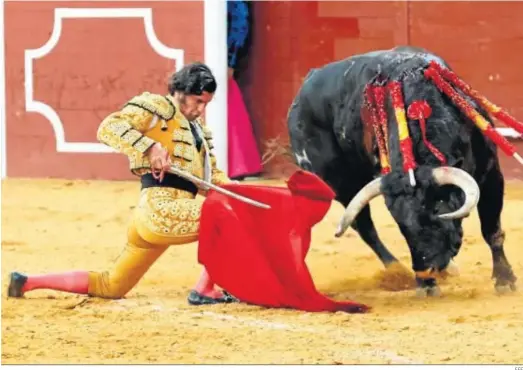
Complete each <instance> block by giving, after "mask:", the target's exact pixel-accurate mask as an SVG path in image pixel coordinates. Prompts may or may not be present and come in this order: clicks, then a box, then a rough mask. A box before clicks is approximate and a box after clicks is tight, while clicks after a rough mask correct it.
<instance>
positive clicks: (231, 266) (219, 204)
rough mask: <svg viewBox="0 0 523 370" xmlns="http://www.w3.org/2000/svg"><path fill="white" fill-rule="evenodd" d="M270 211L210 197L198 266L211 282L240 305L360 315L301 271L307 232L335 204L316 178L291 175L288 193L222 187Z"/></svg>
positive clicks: (356, 308)
mask: <svg viewBox="0 0 523 370" xmlns="http://www.w3.org/2000/svg"><path fill="white" fill-rule="evenodd" d="M223 187H224V188H226V189H228V190H231V191H233V192H235V193H238V194H241V195H244V196H246V197H249V198H251V199H254V200H257V201H260V202H262V203H266V204H268V205H270V206H271V209H270V210H266V209H261V208H258V207H254V206H251V205H249V204H246V203H243V202H240V201H238V200H236V199H233V198H231V197H229V196H226V195H223V194H220V193H218V192H215V191H213V190H211V191H210V192H209V194H208V195H207V199H206V200H205V202H204V204H203V208H202V215H201V219H200V239H199V244H198V261H199V262H200V263H201V264H202V265H204V266H205V267H206V269H207V271H208V272H209V275H210V277H211V279H213V280H214V281H215V283H216V284H218V285H219V286H221V287H222V288H223V289H225V290H227V291H228V292H229V293H231V294H232V295H234V296H236V297H237V298H238V299H239V300H241V301H242V302H245V303H249V304H253V305H259V306H263V307H279V308H293V309H298V310H304V311H311V312H319V311H331V312H333V311H345V312H351V313H359V312H366V311H367V310H368V309H369V308H370V307H368V306H365V305H363V304H359V303H356V302H351V301H346V302H336V301H333V300H331V299H330V298H328V297H326V296H324V295H322V294H321V293H319V292H318V291H317V290H316V288H315V286H314V282H313V280H312V277H311V274H310V272H309V270H308V268H307V265H306V264H305V257H306V256H307V252H308V250H309V246H310V242H311V228H312V227H313V226H314V225H315V224H317V223H318V222H320V221H321V220H322V219H323V217H324V216H325V214H326V213H327V211H328V210H329V208H330V206H331V203H332V200H333V199H334V197H335V194H334V192H333V191H332V190H331V189H330V187H329V186H328V185H327V184H326V183H325V182H323V181H322V180H321V179H320V178H319V177H317V176H316V175H314V174H312V173H310V172H306V171H301V170H300V171H297V172H295V173H294V174H293V175H292V176H291V177H290V178H289V180H288V181H287V187H288V188H284V187H275V186H261V185H241V184H228V185H225V186H223Z"/></svg>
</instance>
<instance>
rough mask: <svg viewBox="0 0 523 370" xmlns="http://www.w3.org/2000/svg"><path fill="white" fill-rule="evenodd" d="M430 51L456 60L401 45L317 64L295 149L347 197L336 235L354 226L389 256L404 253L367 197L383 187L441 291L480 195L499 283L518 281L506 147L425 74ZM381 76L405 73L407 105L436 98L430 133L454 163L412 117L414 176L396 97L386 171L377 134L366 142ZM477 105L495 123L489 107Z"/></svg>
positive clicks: (300, 100) (431, 287)
mask: <svg viewBox="0 0 523 370" xmlns="http://www.w3.org/2000/svg"><path fill="white" fill-rule="evenodd" d="M431 60H435V61H437V62H438V63H440V64H441V65H443V66H445V67H447V68H449V67H448V65H447V64H446V63H445V62H444V61H443V60H442V59H441V58H440V57H438V56H436V55H434V54H431V53H429V52H427V51H425V50H422V49H415V48H410V47H400V48H395V49H391V50H384V51H375V52H371V53H367V54H362V55H356V56H353V57H350V58H348V59H345V60H341V61H337V62H333V63H330V64H327V65H325V66H323V67H321V68H317V69H313V70H311V71H310V72H309V74H308V75H307V76H306V78H305V80H304V82H303V85H302V87H301V88H300V90H299V92H298V94H297V96H296V97H295V99H294V101H293V103H292V105H291V107H290V109H289V113H288V129H289V135H290V139H291V146H292V151H293V154H294V157H295V159H296V161H297V163H298V165H299V166H300V167H302V168H303V169H305V170H308V171H311V172H314V173H316V174H317V175H318V176H320V177H321V178H323V179H324V180H325V181H326V182H327V183H328V184H329V185H330V186H331V187H332V188H333V190H334V191H335V192H336V194H337V198H336V199H337V201H339V202H340V203H341V204H343V206H345V207H347V209H346V213H345V215H344V218H343V219H342V221H340V226H339V229H338V232H337V236H340V235H341V234H343V232H344V231H345V229H346V228H347V227H349V226H351V227H352V228H354V229H355V230H356V231H357V232H358V233H359V235H360V237H361V238H362V239H363V240H364V241H365V243H366V244H368V245H369V246H370V247H371V248H372V250H373V251H374V252H375V253H376V255H377V256H378V257H379V259H380V260H381V261H382V262H383V263H384V265H385V266H389V265H390V264H391V263H394V262H397V259H396V258H395V257H394V256H393V255H392V254H391V253H390V252H389V250H388V249H387V248H386V247H385V245H384V244H383V242H382V241H381V240H380V238H379V236H378V233H377V232H376V229H375V227H374V224H373V221H372V218H371V212H370V207H369V205H368V203H369V202H370V200H371V199H372V198H374V197H375V196H378V195H382V196H383V197H384V199H385V203H386V206H387V208H388V210H389V212H390V213H391V215H392V216H393V218H394V220H395V221H396V223H397V224H398V226H399V228H400V231H401V233H402V235H403V236H404V237H405V239H406V241H407V244H408V247H409V249H410V253H411V258H412V267H413V270H414V271H415V272H416V276H417V277H416V280H417V283H418V293H422V294H429V295H431V294H437V293H438V292H439V288H438V287H437V284H436V277H437V276H438V275H439V274H441V273H444V272H445V270H446V269H447V268H448V267H450V265H449V264H450V263H451V261H452V258H453V257H454V256H456V255H457V253H458V252H459V249H460V247H461V244H462V237H463V230H462V218H463V217H465V216H467V215H468V213H469V212H470V211H471V209H472V208H473V207H475V206H476V205H477V208H478V214H479V218H480V221H481V231H482V235H483V238H484V240H485V241H486V242H487V244H488V245H489V246H490V249H491V251H492V258H493V278H494V279H495V287H496V289H497V290H498V291H504V290H507V289H508V288H509V287H510V288H511V289H513V290H514V289H515V281H516V277H515V275H514V273H513V271H512V268H511V266H510V264H509V262H508V260H507V257H506V256H505V252H504V249H503V244H504V239H505V237H504V236H505V234H504V232H503V230H502V228H501V223H500V215H501V211H502V208H503V194H504V178H503V174H502V173H501V170H500V165H499V161H498V157H497V148H496V146H495V145H494V144H493V143H492V142H491V141H490V140H489V139H488V138H486V137H485V136H484V135H483V133H482V132H481V130H480V129H478V128H477V127H476V126H475V125H474V124H473V123H472V122H471V121H470V120H469V119H468V118H467V117H466V116H465V115H464V114H463V113H462V112H461V111H460V110H459V109H458V108H457V107H456V106H454V105H453V104H452V103H451V102H450V100H449V99H448V98H447V97H446V96H445V95H443V94H442V93H441V92H440V91H439V90H438V89H437V87H436V86H435V85H434V83H432V82H431V81H429V80H428V79H426V78H425V77H424V75H423V71H424V69H425V68H427V66H428V65H429V62H430V61H431ZM449 69H450V68H449ZM378 76H379V77H381V78H386V79H388V80H389V81H390V80H395V81H400V82H401V84H402V88H403V99H404V103H405V109H406V108H407V107H408V106H409V105H410V104H411V103H412V102H413V101H415V100H425V101H426V102H428V104H429V105H430V107H431V108H432V114H431V116H430V117H429V118H428V119H427V123H426V130H427V134H426V135H427V138H428V140H429V141H430V142H431V143H432V144H433V145H434V146H435V147H436V148H437V149H438V150H439V151H440V152H441V153H442V154H443V155H444V156H445V158H446V160H447V163H446V166H445V168H443V167H442V164H441V162H440V161H438V159H437V158H436V157H435V156H434V155H433V154H432V152H431V151H429V150H428V149H427V146H426V144H425V143H424V142H423V140H422V134H421V131H420V125H419V123H418V122H417V121H413V120H410V119H408V127H409V132H410V137H411V139H412V143H413V149H412V152H413V155H414V158H415V161H416V163H417V168H416V169H415V171H414V173H415V179H416V185H415V186H412V185H411V184H410V182H409V176H408V174H406V173H405V172H404V170H403V167H402V165H403V158H402V154H401V152H400V149H399V136H398V134H399V133H398V124H397V121H396V119H395V116H394V111H393V108H392V106H391V103H390V100H389V99H388V100H387V104H386V112H387V126H388V138H387V139H388V146H389V157H390V158H389V160H390V164H391V167H392V171H391V172H390V173H389V174H386V175H384V176H381V177H380V162H379V159H378V150H377V148H376V143H375V138H374V135H372V136H371V144H370V145H368V144H367V145H365V142H368V133H369V128H368V126H367V125H365V123H364V120H363V119H362V114H361V108H362V104H363V96H364V89H365V87H366V85H367V84H368V83H369V82H372V81H375V80H376V78H377V77H378ZM460 95H462V96H463V94H461V92H460ZM469 102H470V100H469ZM474 107H475V108H476V109H477V110H478V111H479V112H480V113H481V114H482V115H483V116H484V118H486V119H487V120H488V121H489V123H491V120H490V118H489V116H488V115H487V114H486V113H485V112H484V111H483V110H481V109H479V108H478V107H477V106H476V105H474ZM370 130H372V128H370ZM370 132H372V131H370ZM435 169H436V170H435ZM469 174H470V175H471V176H470V175H469ZM478 199H479V200H478ZM443 213H445V215H443ZM449 270H450V269H449Z"/></svg>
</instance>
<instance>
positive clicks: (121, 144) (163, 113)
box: [97, 93, 174, 174]
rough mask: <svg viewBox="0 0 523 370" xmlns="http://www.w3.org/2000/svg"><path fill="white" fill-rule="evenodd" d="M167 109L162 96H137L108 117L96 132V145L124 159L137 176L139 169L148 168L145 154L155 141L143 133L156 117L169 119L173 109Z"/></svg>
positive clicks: (165, 100) (151, 125) (145, 94)
mask: <svg viewBox="0 0 523 370" xmlns="http://www.w3.org/2000/svg"><path fill="white" fill-rule="evenodd" d="M160 98H161V99H163V101H164V102H162V101H161V100H160ZM166 107H167V108H166ZM170 109H171V107H169V104H168V101H167V99H165V98H163V97H162V96H161V95H155V94H149V93H144V94H142V95H138V96H136V97H134V98H133V99H131V100H130V101H129V102H128V103H127V104H126V105H125V107H124V108H123V109H122V110H120V111H118V112H114V113H111V114H110V115H109V116H107V117H106V118H105V119H104V120H103V121H102V123H101V124H100V126H99V127H98V132H97V138H98V141H100V142H101V143H103V144H105V145H108V146H110V147H111V148H113V149H114V150H116V151H118V152H120V153H123V154H125V155H127V157H128V158H129V162H130V167H131V170H132V171H133V173H135V174H139V173H140V170H141V169H145V168H150V163H149V159H148V158H147V155H146V154H145V153H146V152H147V150H148V149H149V148H150V147H151V146H153V145H154V144H155V141H154V140H152V139H150V138H148V137H147V136H145V135H144V133H145V132H146V131H147V130H149V129H150V128H152V127H153V126H154V125H155V123H156V122H155V121H156V120H157V118H155V115H157V116H159V117H160V118H162V119H165V118H168V117H169V116H170V117H171V118H172V116H173V115H174V107H172V112H171V111H170ZM171 113H172V114H171ZM142 172H143V171H142Z"/></svg>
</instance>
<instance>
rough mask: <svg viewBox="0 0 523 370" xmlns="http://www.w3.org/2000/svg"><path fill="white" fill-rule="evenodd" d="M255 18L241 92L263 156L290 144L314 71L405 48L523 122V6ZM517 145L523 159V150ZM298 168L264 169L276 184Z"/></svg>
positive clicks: (280, 5)
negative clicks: (450, 71) (434, 58)
mask: <svg viewBox="0 0 523 370" xmlns="http://www.w3.org/2000/svg"><path fill="white" fill-rule="evenodd" d="M254 17H255V24H254V40H253V46H252V50H251V54H250V58H249V68H248V71H247V75H246V76H244V77H243V78H242V81H241V84H242V86H243V90H244V91H245V94H246V96H247V101H248V105H249V109H250V112H251V114H252V118H253V122H254V126H255V131H256V132H257V134H258V135H259V144H260V147H261V148H262V150H263V149H264V148H265V143H266V142H268V141H270V140H271V139H274V138H276V137H278V136H279V137H280V139H281V140H282V141H285V140H287V138H288V134H287V127H286V121H285V120H286V113H287V109H288V107H289V105H290V103H291V102H292V99H293V98H294V95H295V94H296V92H297V90H298V89H299V87H300V85H301V83H302V80H303V78H304V77H305V75H306V74H307V72H308V71H309V70H310V69H311V68H314V67H317V66H321V65H323V64H325V63H328V62H330V61H333V60H338V59H342V58H345V57H347V56H350V55H353V54H357V53H363V52H367V51H371V50H375V49H386V48H390V47H393V46H395V45H402V44H403V45H406V44H410V45H415V46H420V47H424V48H427V49H429V50H432V51H434V52H436V53H438V54H440V55H441V56H442V57H443V58H445V59H446V60H448V61H449V63H451V64H452V66H453V68H454V69H455V70H456V71H457V72H458V73H459V74H460V75H461V76H462V78H464V79H465V80H466V81H467V82H468V83H470V84H472V86H473V87H474V88H476V89H478V90H479V91H481V92H482V93H483V94H485V95H486V96H487V97H488V98H489V99H491V100H492V101H493V102H495V103H497V104H499V105H501V106H503V107H504V108H506V109H507V110H508V111H509V112H510V113H511V114H512V115H514V116H515V117H516V118H518V119H520V120H523V104H522V103H521V102H522V101H523V89H521V88H520V86H521V85H522V82H523V81H522V80H523V74H522V73H520V71H521V65H523V54H521V53H519V52H515V51H517V50H523V3H520V2H419V1H410V2H405V1H397V2H394V1H390V2H374V1H361V2H352V1H351V2H334V1H331V2H328V1H321V2H301V1H290V2H256V3H254ZM322 24H323V27H328V30H329V31H328V32H326V31H324V30H323V31H322V29H321V27H322V26H321V25H322ZM326 25H329V26H326ZM517 145H518V147H519V150H520V153H523V143H518V144H517ZM500 157H501V160H502V163H503V168H504V170H505V172H506V173H507V175H508V176H509V177H515V176H517V177H521V178H523V171H522V170H521V169H520V167H518V166H516V165H515V164H516V162H515V161H514V160H513V159H510V158H506V157H505V156H504V154H500ZM292 168H293V167H292V166H289V165H288V161H287V160H285V159H284V158H283V157H280V158H279V159H276V160H273V161H271V162H269V163H267V164H266V171H267V174H268V175H274V176H280V175H281V174H286V173H288V172H289V171H291V170H292Z"/></svg>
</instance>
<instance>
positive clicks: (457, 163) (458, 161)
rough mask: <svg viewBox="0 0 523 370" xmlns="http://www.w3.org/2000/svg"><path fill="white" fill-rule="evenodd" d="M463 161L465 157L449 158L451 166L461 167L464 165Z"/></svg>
mask: <svg viewBox="0 0 523 370" xmlns="http://www.w3.org/2000/svg"><path fill="white" fill-rule="evenodd" d="M463 162H464V160H463V158H451V159H450V160H449V166H450V167H457V168H461V166H463Z"/></svg>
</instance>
